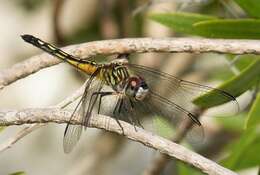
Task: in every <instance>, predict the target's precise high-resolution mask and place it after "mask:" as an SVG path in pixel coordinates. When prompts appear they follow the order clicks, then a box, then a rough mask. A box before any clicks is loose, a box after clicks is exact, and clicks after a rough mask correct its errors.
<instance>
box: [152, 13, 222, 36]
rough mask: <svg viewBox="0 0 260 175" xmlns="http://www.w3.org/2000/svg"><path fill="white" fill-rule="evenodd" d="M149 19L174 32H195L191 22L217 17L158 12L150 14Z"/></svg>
mask: <svg viewBox="0 0 260 175" xmlns="http://www.w3.org/2000/svg"><path fill="white" fill-rule="evenodd" d="M149 17H150V19H152V20H154V21H156V22H159V23H161V24H163V25H165V26H167V27H169V28H171V29H173V30H174V31H176V32H182V33H186V34H196V31H194V28H193V24H195V23H197V22H201V21H205V20H212V19H217V18H216V17H214V16H207V15H200V14H195V13H158V14H151V15H150V16H149Z"/></svg>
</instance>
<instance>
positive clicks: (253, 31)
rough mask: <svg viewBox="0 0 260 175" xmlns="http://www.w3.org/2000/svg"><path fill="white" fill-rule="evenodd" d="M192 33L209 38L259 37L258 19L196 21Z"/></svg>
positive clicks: (259, 22)
mask: <svg viewBox="0 0 260 175" xmlns="http://www.w3.org/2000/svg"><path fill="white" fill-rule="evenodd" d="M193 28H194V30H195V31H194V33H196V34H197V35H200V36H204V37H210V38H231V39H232V38H236V39H259V38H260V30H259V28H260V20H258V19H215V20H208V21H201V22H197V23H195V24H194V25H193Z"/></svg>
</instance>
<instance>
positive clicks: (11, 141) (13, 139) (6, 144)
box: [0, 84, 85, 152]
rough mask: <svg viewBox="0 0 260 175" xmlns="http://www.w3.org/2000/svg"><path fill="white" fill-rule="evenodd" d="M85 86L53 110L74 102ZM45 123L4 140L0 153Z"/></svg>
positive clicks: (26, 128) (28, 127) (24, 129)
mask: <svg viewBox="0 0 260 175" xmlns="http://www.w3.org/2000/svg"><path fill="white" fill-rule="evenodd" d="M84 88H85V84H84V85H83V86H81V87H80V88H79V89H78V90H77V91H75V92H74V93H73V94H72V95H70V96H69V97H67V98H66V99H65V100H63V101H62V102H60V103H59V104H57V105H56V106H54V107H55V108H64V107H66V106H67V105H69V104H70V103H72V102H74V101H75V100H76V99H77V98H78V97H80V96H81V95H82V94H83V92H84ZM45 125H46V124H45V123H38V124H32V125H30V126H26V127H25V128H23V129H22V130H20V131H19V132H18V133H17V134H15V135H14V136H13V137H11V138H9V139H8V140H6V141H5V142H4V143H2V144H1V145H0V152H3V151H5V150H6V149H8V148H11V147H12V146H13V145H14V144H15V143H16V142H18V141H19V140H21V139H22V138H23V137H25V136H27V135H28V134H30V133H31V132H33V131H34V130H36V129H38V128H40V127H42V126H45Z"/></svg>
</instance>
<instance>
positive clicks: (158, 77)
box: [126, 63, 239, 115]
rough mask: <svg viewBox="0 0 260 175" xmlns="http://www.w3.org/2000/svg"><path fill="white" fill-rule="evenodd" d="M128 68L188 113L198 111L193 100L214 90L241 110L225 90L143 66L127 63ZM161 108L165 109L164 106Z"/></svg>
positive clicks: (157, 92)
mask: <svg viewBox="0 0 260 175" xmlns="http://www.w3.org/2000/svg"><path fill="white" fill-rule="evenodd" d="M126 66H127V67H129V70H130V71H131V72H132V73H133V74H134V75H139V76H141V77H143V78H144V79H145V81H146V83H147V84H148V86H149V89H151V90H152V91H153V92H156V94H158V95H159V96H161V97H164V98H166V99H167V100H169V101H171V102H173V103H174V104H176V105H178V106H180V107H182V108H183V109H185V110H186V111H193V110H194V109H196V106H195V105H194V104H193V103H192V101H193V99H195V98H196V97H198V96H200V95H203V94H204V93H207V92H209V91H212V90H214V91H215V92H217V93H216V94H217V95H218V98H221V99H225V101H227V102H228V101H231V102H232V108H234V109H236V110H237V111H238V109H239V106H238V103H237V101H236V99H235V97H233V96H232V95H231V94H229V93H228V92H225V91H223V90H220V89H216V88H212V87H209V86H205V85H200V84H197V83H193V82H189V81H185V80H181V79H179V78H177V77H175V76H172V75H170V74H167V73H164V72H160V71H158V70H155V69H152V68H149V67H145V66H141V65H135V64H129V63H127V64H126ZM161 107H162V109H163V106H161ZM177 111H179V110H178V108H176V112H177ZM179 114H182V113H178V115H179Z"/></svg>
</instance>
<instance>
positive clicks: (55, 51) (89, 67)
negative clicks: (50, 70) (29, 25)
mask: <svg viewBox="0 0 260 175" xmlns="http://www.w3.org/2000/svg"><path fill="white" fill-rule="evenodd" d="M22 38H23V39H24V41H26V42H28V43H30V44H32V45H34V46H36V47H38V48H40V49H42V50H43V51H45V52H47V53H49V54H51V55H53V56H56V57H57V58H59V59H61V60H63V61H65V62H67V63H69V64H71V65H72V66H74V67H76V68H78V69H80V70H82V71H83V72H85V73H87V74H88V75H91V74H93V73H94V72H95V71H96V70H97V69H98V67H100V66H101V65H99V64H97V63H96V62H94V61H89V60H82V59H79V58H77V57H75V56H73V55H70V54H68V53H66V52H64V51H62V50H61V49H59V48H57V47H55V46H54V45H52V44H49V43H47V42H45V41H42V40H41V39H39V38H36V37H34V36H32V35H22Z"/></svg>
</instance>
